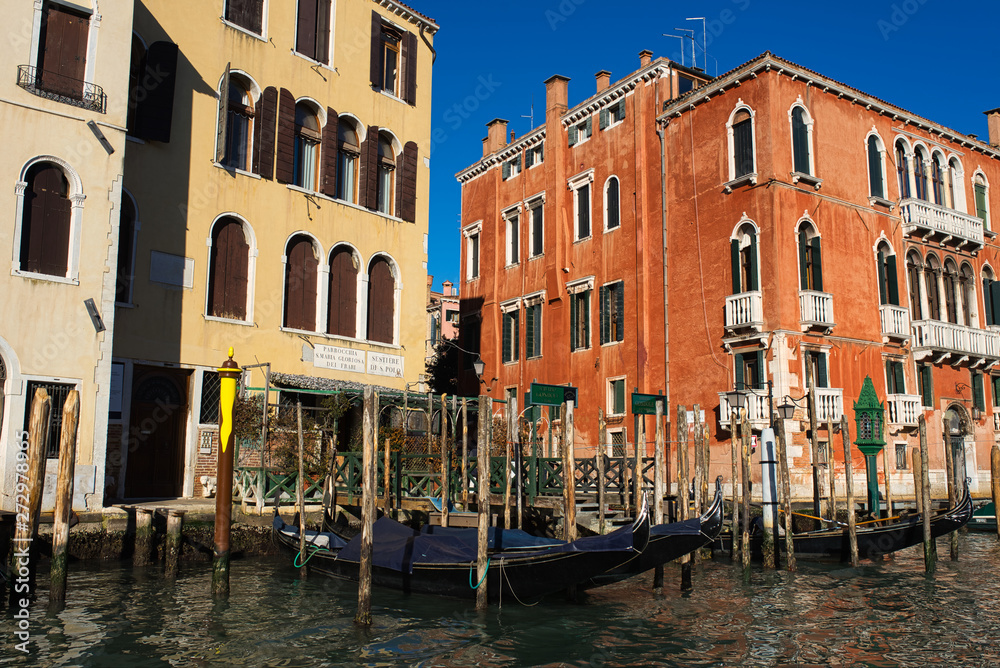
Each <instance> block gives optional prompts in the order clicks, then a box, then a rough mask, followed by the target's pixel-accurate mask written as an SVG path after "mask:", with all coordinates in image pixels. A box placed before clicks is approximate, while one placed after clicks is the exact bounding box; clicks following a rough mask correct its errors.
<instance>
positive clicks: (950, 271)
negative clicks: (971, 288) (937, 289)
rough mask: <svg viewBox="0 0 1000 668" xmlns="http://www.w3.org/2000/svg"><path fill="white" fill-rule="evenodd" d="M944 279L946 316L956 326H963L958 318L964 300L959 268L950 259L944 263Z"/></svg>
mask: <svg viewBox="0 0 1000 668" xmlns="http://www.w3.org/2000/svg"><path fill="white" fill-rule="evenodd" d="M942 278H943V279H944V306H945V316H946V317H947V318H948V322H951V323H954V324H956V325H958V324H961V323H960V322H959V318H958V315H959V306H960V304H961V299H962V295H961V290H960V289H959V282H958V268H957V267H956V266H955V263H954V262H953V261H952V260H951V259H950V258H949V259H948V260H947V261H946V262H945V263H944V275H943V277H942Z"/></svg>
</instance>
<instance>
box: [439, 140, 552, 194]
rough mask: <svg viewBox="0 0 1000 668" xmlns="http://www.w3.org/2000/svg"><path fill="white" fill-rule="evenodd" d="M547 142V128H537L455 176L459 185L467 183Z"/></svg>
mask: <svg viewBox="0 0 1000 668" xmlns="http://www.w3.org/2000/svg"><path fill="white" fill-rule="evenodd" d="M544 140H545V126H542V127H540V128H536V129H535V130H532V131H531V132H529V133H528V134H526V135H524V136H523V137H521V138H520V139H518V140H517V141H515V142H514V143H512V144H509V145H507V146H505V147H503V148H502V149H500V150H499V151H495V152H493V153H490V154H489V155H486V156H483V159H482V160H480V161H479V162H477V163H475V164H474V165H472V166H470V167H466V168H465V169H463V170H462V171H460V172H458V173H457V174H455V178H456V179H458V182H459V183H467V182H469V181H471V180H473V179H475V178H476V177H478V176H482V175H483V174H485V173H486V172H488V171H489V170H490V168H492V167H495V166H497V165H499V164H500V163H501V162H503V161H504V160H506V159H508V158H510V157H513V156H514V155H515V154H517V153H518V152H520V151H522V150H523V149H526V148H531V147H533V146H535V145H536V144H540V143H542V142H543V141H544Z"/></svg>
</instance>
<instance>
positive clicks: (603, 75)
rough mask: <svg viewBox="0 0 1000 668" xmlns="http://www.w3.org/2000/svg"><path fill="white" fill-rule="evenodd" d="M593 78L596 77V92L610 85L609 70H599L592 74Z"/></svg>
mask: <svg viewBox="0 0 1000 668" xmlns="http://www.w3.org/2000/svg"><path fill="white" fill-rule="evenodd" d="M594 78H595V79H597V92H598V93H600V92H601V91H602V90H605V89H607V87H608V86H610V85H611V72H608V71H607V70H601V71H600V72H598V73H597V74H595V75H594Z"/></svg>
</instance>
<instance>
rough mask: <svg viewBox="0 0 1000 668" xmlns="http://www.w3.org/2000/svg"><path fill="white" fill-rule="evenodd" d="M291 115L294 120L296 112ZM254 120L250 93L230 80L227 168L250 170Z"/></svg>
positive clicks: (225, 158)
mask: <svg viewBox="0 0 1000 668" xmlns="http://www.w3.org/2000/svg"><path fill="white" fill-rule="evenodd" d="M293 102H294V101H293ZM289 113H291V114H292V118H293V120H294V111H290V112H289ZM253 118H254V108H253V100H252V98H251V97H250V93H249V92H248V91H247V88H246V87H245V86H244V85H243V83H242V82H240V81H237V80H236V79H230V80H229V87H228V93H227V98H226V111H225V114H224V123H225V135H224V136H225V144H224V152H223V155H222V161H221V162H222V164H223V165H225V166H226V167H231V168H233V169H241V170H243V171H247V170H248V169H249V168H250V166H249V156H250V137H251V133H252V132H253ZM289 180H290V179H289Z"/></svg>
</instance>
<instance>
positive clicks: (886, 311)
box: [878, 304, 910, 342]
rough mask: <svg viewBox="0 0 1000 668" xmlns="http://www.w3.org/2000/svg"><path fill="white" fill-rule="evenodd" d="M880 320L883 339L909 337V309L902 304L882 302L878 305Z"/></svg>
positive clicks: (900, 339) (897, 339) (898, 339)
mask: <svg viewBox="0 0 1000 668" xmlns="http://www.w3.org/2000/svg"><path fill="white" fill-rule="evenodd" d="M878 311H879V318H880V320H881V321H882V338H883V340H885V341H887V342H888V341H890V340H893V339H894V340H896V341H905V340H906V339H908V338H910V311H909V309H907V308H904V307H902V306H894V305H892V304H882V306H879V308H878Z"/></svg>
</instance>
